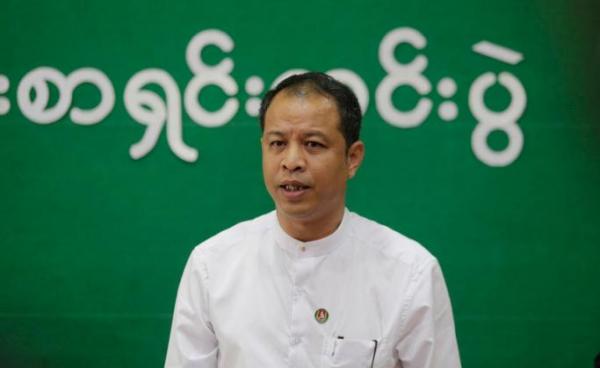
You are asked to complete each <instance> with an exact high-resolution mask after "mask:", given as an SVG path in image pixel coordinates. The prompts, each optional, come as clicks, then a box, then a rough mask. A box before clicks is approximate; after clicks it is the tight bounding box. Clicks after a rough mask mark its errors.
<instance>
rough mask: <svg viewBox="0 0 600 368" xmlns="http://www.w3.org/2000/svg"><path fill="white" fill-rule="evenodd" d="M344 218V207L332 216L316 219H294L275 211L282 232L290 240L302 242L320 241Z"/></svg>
mask: <svg viewBox="0 0 600 368" xmlns="http://www.w3.org/2000/svg"><path fill="white" fill-rule="evenodd" d="M343 217H344V207H341V208H340V209H338V210H336V211H335V212H334V213H332V214H327V215H326V216H321V217H318V218H307V219H304V218H301V219H298V218H295V217H290V216H288V215H286V214H284V213H282V212H281V211H279V210H277V219H278V220H279V224H280V225H281V227H282V228H283V230H284V231H285V232H286V233H287V234H288V235H289V236H291V237H292V238H294V239H296V240H300V241H302V242H308V241H313V240H319V239H322V238H324V237H326V236H328V235H330V234H332V233H333V232H334V231H335V230H336V229H337V228H338V226H340V223H341V222H342V219H343Z"/></svg>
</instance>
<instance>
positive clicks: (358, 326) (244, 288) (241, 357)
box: [165, 210, 460, 368]
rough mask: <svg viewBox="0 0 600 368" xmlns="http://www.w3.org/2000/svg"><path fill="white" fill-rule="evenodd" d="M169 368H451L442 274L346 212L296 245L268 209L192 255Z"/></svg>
mask: <svg viewBox="0 0 600 368" xmlns="http://www.w3.org/2000/svg"><path fill="white" fill-rule="evenodd" d="M320 309H324V310H325V311H323V310H321V311H320V312H319V313H318V316H319V317H320V322H319V321H318V320H317V317H316V314H317V313H316V312H317V310H320ZM325 317H327V318H325ZM321 322H323V323H321ZM165 367H169V368H175V367H197V368H216V367H219V368H280V367H298V368H310V367H338V368H359V367H360V368H369V367H377V368H392V367H396V368H397V367H403V368H433V367H436V368H437V367H444V368H455V367H460V359H459V354H458V347H457V343H456V337H455V332H454V321H453V318H452V309H451V305H450V301H449V298H448V292H447V290H446V285H445V282H444V279H443V276H442V272H441V270H440V267H439V265H438V262H437V260H436V259H435V258H434V257H433V256H432V255H431V254H430V253H429V252H427V250H425V248H423V247H422V246H421V245H419V244H418V243H416V242H415V241H413V240H411V239H408V238H406V237H405V236H403V235H401V234H399V233H397V232H395V231H393V230H391V229H389V228H387V227H385V226H382V225H380V224H377V223H375V222H373V221H370V220H368V219H365V218H363V217H361V216H359V215H357V214H354V213H351V212H349V211H348V210H346V211H345V213H344V218H343V220H342V223H341V224H340V226H339V227H338V228H337V229H336V231H335V232H334V233H332V234H331V235H329V236H327V237H326V238H323V239H319V240H316V241H311V242H306V243H303V242H300V241H298V240H295V239H294V238H292V237H290V236H289V235H288V234H287V233H285V231H283V229H282V228H281V226H280V225H279V222H278V221H277V216H276V214H275V212H271V213H268V214H266V215H263V216H260V217H258V218H256V219H254V220H251V221H246V222H242V223H240V224H238V225H236V226H233V227H232V228H230V229H228V230H225V231H223V232H221V233H219V234H218V235H216V236H214V237H212V238H210V239H208V240H206V241H205V242H203V243H202V244H200V245H199V246H197V247H196V248H195V249H194V250H193V252H192V254H191V256H190V258H189V260H188V262H187V265H186V267H185V270H184V272H183V276H182V279H181V283H180V285H179V290H178V293H177V300H176V303H175V310H174V313H173V323H172V327H171V336H170V340H169V347H168V352H167V358H166V363H165Z"/></svg>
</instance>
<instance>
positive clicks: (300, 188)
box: [279, 181, 310, 202]
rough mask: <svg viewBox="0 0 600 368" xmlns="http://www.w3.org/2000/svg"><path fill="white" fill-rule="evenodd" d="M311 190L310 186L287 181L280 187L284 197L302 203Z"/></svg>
mask: <svg viewBox="0 0 600 368" xmlns="http://www.w3.org/2000/svg"><path fill="white" fill-rule="evenodd" d="M309 189H310V186H308V185H305V184H303V183H301V182H299V181H286V182H284V183H283V184H281V185H280V186H279V190H280V191H281V193H282V194H283V197H284V198H286V199H287V200H288V201H293V202H295V201H300V200H301V199H302V198H303V197H304V195H305V194H306V192H307V191H308V190H309Z"/></svg>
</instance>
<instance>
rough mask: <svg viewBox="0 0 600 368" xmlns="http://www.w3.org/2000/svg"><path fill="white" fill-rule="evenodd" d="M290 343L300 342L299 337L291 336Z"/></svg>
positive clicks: (296, 343)
mask: <svg viewBox="0 0 600 368" xmlns="http://www.w3.org/2000/svg"><path fill="white" fill-rule="evenodd" d="M291 343H292V345H298V344H300V338H299V337H293V338H292V341H291Z"/></svg>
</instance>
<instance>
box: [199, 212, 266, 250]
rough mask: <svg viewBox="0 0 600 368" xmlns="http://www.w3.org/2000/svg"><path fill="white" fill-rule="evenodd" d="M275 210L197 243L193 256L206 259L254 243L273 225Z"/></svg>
mask: <svg viewBox="0 0 600 368" xmlns="http://www.w3.org/2000/svg"><path fill="white" fill-rule="evenodd" d="M274 216H275V213H274V211H272V212H269V213H266V214H264V215H261V216H258V217H256V218H254V219H251V220H247V221H242V222H239V223H237V224H235V225H233V226H231V227H230V228H227V229H225V230H223V231H221V232H219V233H217V234H215V235H213V236H212V237H210V238H208V239H206V240H205V241H203V242H201V243H200V244H198V245H196V247H194V249H193V251H192V255H191V257H192V258H195V259H206V258H208V257H219V256H220V255H223V254H227V253H230V252H232V251H233V252H235V251H236V250H237V248H239V247H242V246H246V245H249V244H252V243H253V242H252V240H253V239H258V238H260V237H261V236H262V235H263V234H265V233H266V232H268V231H270V230H271V228H272V226H273V220H274Z"/></svg>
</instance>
